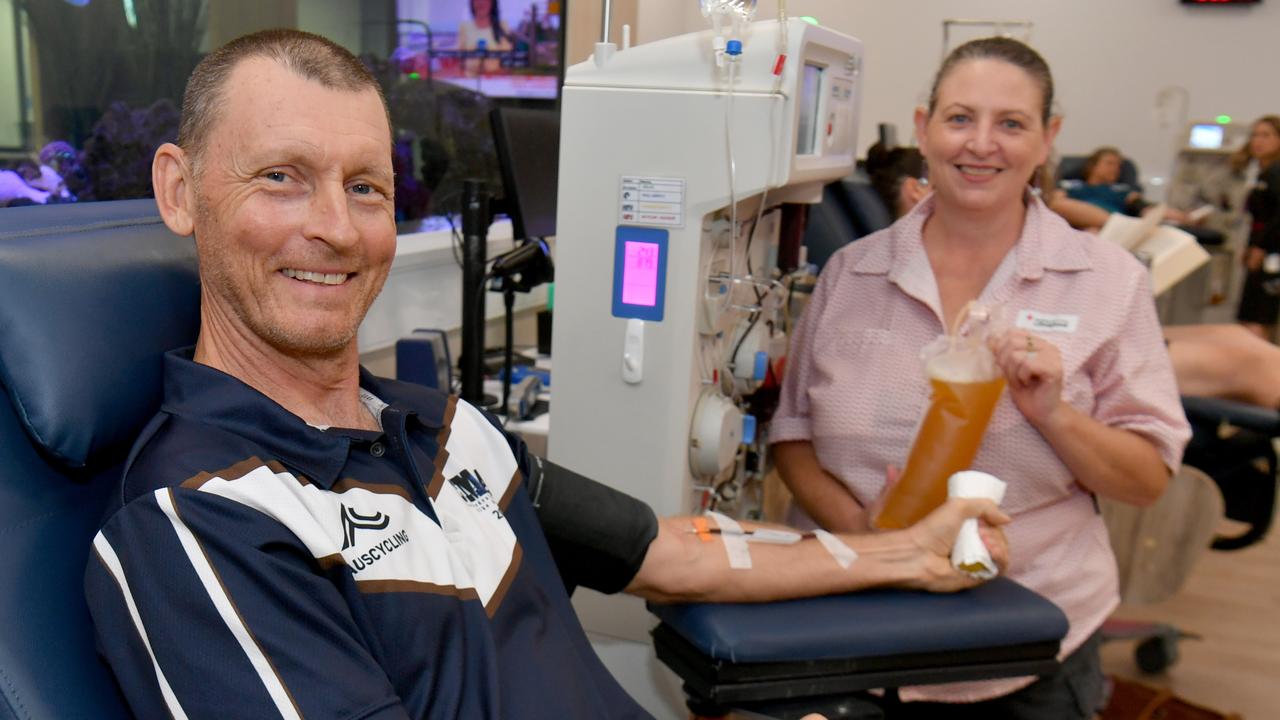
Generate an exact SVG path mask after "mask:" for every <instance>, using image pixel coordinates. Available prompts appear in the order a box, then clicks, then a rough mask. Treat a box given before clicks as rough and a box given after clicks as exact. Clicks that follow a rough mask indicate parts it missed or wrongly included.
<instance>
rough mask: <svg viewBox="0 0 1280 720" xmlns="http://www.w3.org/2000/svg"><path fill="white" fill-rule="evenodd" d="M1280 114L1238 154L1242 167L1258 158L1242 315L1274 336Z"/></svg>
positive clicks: (1278, 295) (1258, 331)
mask: <svg viewBox="0 0 1280 720" xmlns="http://www.w3.org/2000/svg"><path fill="white" fill-rule="evenodd" d="M1277 160H1280V117H1277V116H1275V115H1267V116H1266V117H1263V118H1261V119H1259V120H1258V121H1257V122H1255V123H1254V124H1253V132H1251V133H1250V134H1249V142H1248V144H1246V145H1245V146H1244V148H1242V149H1241V150H1240V152H1239V153H1236V155H1235V156H1234V157H1233V158H1232V165H1234V166H1235V169H1236V171H1237V172H1243V171H1244V170H1245V168H1246V167H1247V166H1248V165H1249V164H1250V163H1252V162H1257V163H1258V180H1257V182H1256V183H1254V185H1253V188H1252V189H1251V190H1250V191H1249V197H1248V199H1247V200H1245V210H1247V211H1248V212H1249V215H1250V216H1251V217H1252V218H1253V220H1252V222H1253V225H1252V228H1251V230H1250V232H1249V247H1248V248H1247V249H1246V250H1245V256H1244V264H1245V267H1246V268H1247V269H1248V271H1249V274H1248V275H1246V276H1245V280H1244V294H1243V295H1242V296H1241V298H1240V309H1239V311H1238V312H1237V314H1236V319H1237V320H1239V321H1240V323H1241V324H1242V325H1244V326H1245V327H1246V328H1247V329H1248V330H1249V332H1252V333H1253V334H1255V335H1257V336H1258V337H1261V338H1264V339H1267V340H1270V339H1271V335H1272V333H1273V332H1274V331H1275V324H1276V319H1277V317H1278V316H1280V162H1276V161H1277Z"/></svg>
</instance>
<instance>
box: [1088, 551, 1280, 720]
mask: <svg viewBox="0 0 1280 720" xmlns="http://www.w3.org/2000/svg"><path fill="white" fill-rule="evenodd" d="M1116 617H1118V618H1123V619H1127V620H1152V621H1158V622H1165V623H1170V624H1173V625H1175V626H1176V627H1178V628H1180V629H1182V630H1185V631H1189V632H1194V633H1196V634H1198V635H1202V636H1203V637H1204V639H1203V640H1183V641H1182V642H1181V643H1179V650H1180V652H1181V660H1180V661H1179V662H1178V663H1177V664H1176V665H1175V666H1173V667H1171V668H1169V669H1168V670H1167V671H1165V672H1164V673H1162V674H1159V675H1144V674H1142V672H1141V671H1140V670H1139V669H1138V667H1137V664H1136V663H1135V662H1134V660H1133V648H1134V645H1135V642H1134V641H1117V642H1111V643H1108V644H1107V645H1105V646H1104V647H1103V650H1102V662H1103V668H1104V669H1105V670H1106V671H1107V672H1108V673H1112V674H1116V675H1121V676H1124V677H1129V678H1133V679H1136V680H1141V681H1142V682H1145V683H1147V684H1149V685H1155V686H1159V687H1168V688H1170V689H1171V690H1173V691H1174V692H1175V693H1177V694H1179V695H1181V696H1182V697H1184V698H1186V699H1187V700H1190V701H1192V702H1195V703H1199V704H1202V705H1206V706H1208V707H1212V708H1214V709H1216V710H1221V711H1233V712H1238V713H1240V714H1241V715H1243V716H1244V718H1246V719H1247V720H1269V719H1271V718H1280V539H1278V538H1277V534H1276V532H1274V530H1273V532H1272V533H1271V534H1270V536H1269V537H1268V538H1267V539H1265V540H1264V541H1263V542H1261V543H1259V544H1257V545H1254V546H1253V547H1250V548H1246V549H1244V550H1237V551H1235V552H1216V551H1209V552H1206V553H1205V554H1204V555H1203V557H1202V558H1201V559H1200V561H1199V562H1198V563H1197V565H1196V567H1195V569H1194V570H1193V571H1192V574H1191V577H1190V578H1189V579H1188V580H1187V583H1186V585H1185V586H1184V587H1183V588H1182V590H1181V591H1180V592H1179V593H1178V594H1177V595H1176V596H1174V597H1173V598H1172V599H1170V600H1166V601H1164V602H1162V603H1158V604H1154V605H1144V606H1127V605H1126V606H1122V607H1121V608H1120V611H1119V612H1118V613H1117V614H1116Z"/></svg>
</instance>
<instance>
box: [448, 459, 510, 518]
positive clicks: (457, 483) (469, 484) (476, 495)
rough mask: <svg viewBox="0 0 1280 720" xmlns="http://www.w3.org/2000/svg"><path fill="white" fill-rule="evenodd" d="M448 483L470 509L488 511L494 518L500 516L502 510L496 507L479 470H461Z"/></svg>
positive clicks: (496, 504)
mask: <svg viewBox="0 0 1280 720" xmlns="http://www.w3.org/2000/svg"><path fill="white" fill-rule="evenodd" d="M449 484H450V485H452V486H453V489H454V490H457V491H458V494H459V495H461V496H462V499H463V501H464V502H466V503H467V505H469V506H471V508H472V509H475V510H478V511H480V512H482V513H490V514H492V515H493V516H494V517H496V518H501V517H502V511H501V510H499V509H498V503H496V502H494V499H493V493H491V492H489V487H488V486H487V485H485V484H484V479H483V478H481V477H480V471H479V470H463V471H462V472H460V473H458V474H457V475H454V476H453V477H451V478H449Z"/></svg>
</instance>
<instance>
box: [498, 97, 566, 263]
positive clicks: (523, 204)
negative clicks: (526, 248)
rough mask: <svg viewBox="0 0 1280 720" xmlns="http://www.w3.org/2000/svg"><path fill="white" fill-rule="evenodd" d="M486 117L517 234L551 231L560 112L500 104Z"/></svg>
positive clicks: (530, 235)
mask: <svg viewBox="0 0 1280 720" xmlns="http://www.w3.org/2000/svg"><path fill="white" fill-rule="evenodd" d="M489 120H490V123H491V124H492V125H493V142H494V146H495V147H496V148H497V151H498V166H499V167H500V168H501V169H502V188H503V200H504V202H505V205H506V210H507V215H509V216H510V217H511V225H512V230H513V232H514V235H515V238H516V239H517V240H521V239H524V238H534V237H547V236H548V235H555V234H556V189H557V187H558V185H559V167H560V112H559V111H558V110H532V109H528V108H510V107H508V108H503V107H499V108H494V109H493V111H492V112H491V113H490V115H489Z"/></svg>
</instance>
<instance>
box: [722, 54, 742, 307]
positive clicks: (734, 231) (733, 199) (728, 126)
mask: <svg viewBox="0 0 1280 720" xmlns="http://www.w3.org/2000/svg"><path fill="white" fill-rule="evenodd" d="M738 57H739V56H737V55H729V56H727V59H728V62H729V90H728V98H727V101H726V103H725V106H724V138H725V144H726V147H727V149H728V152H729V292H727V293H725V296H726V297H725V301H726V302H730V301H732V296H733V290H734V288H733V283H735V282H737V280H738V268H737V262H738V190H737V185H736V179H737V175H738V164H737V162H736V160H735V158H734V156H733V83H734V81H735V80H736V79H737V74H738V73H737V70H738Z"/></svg>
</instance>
